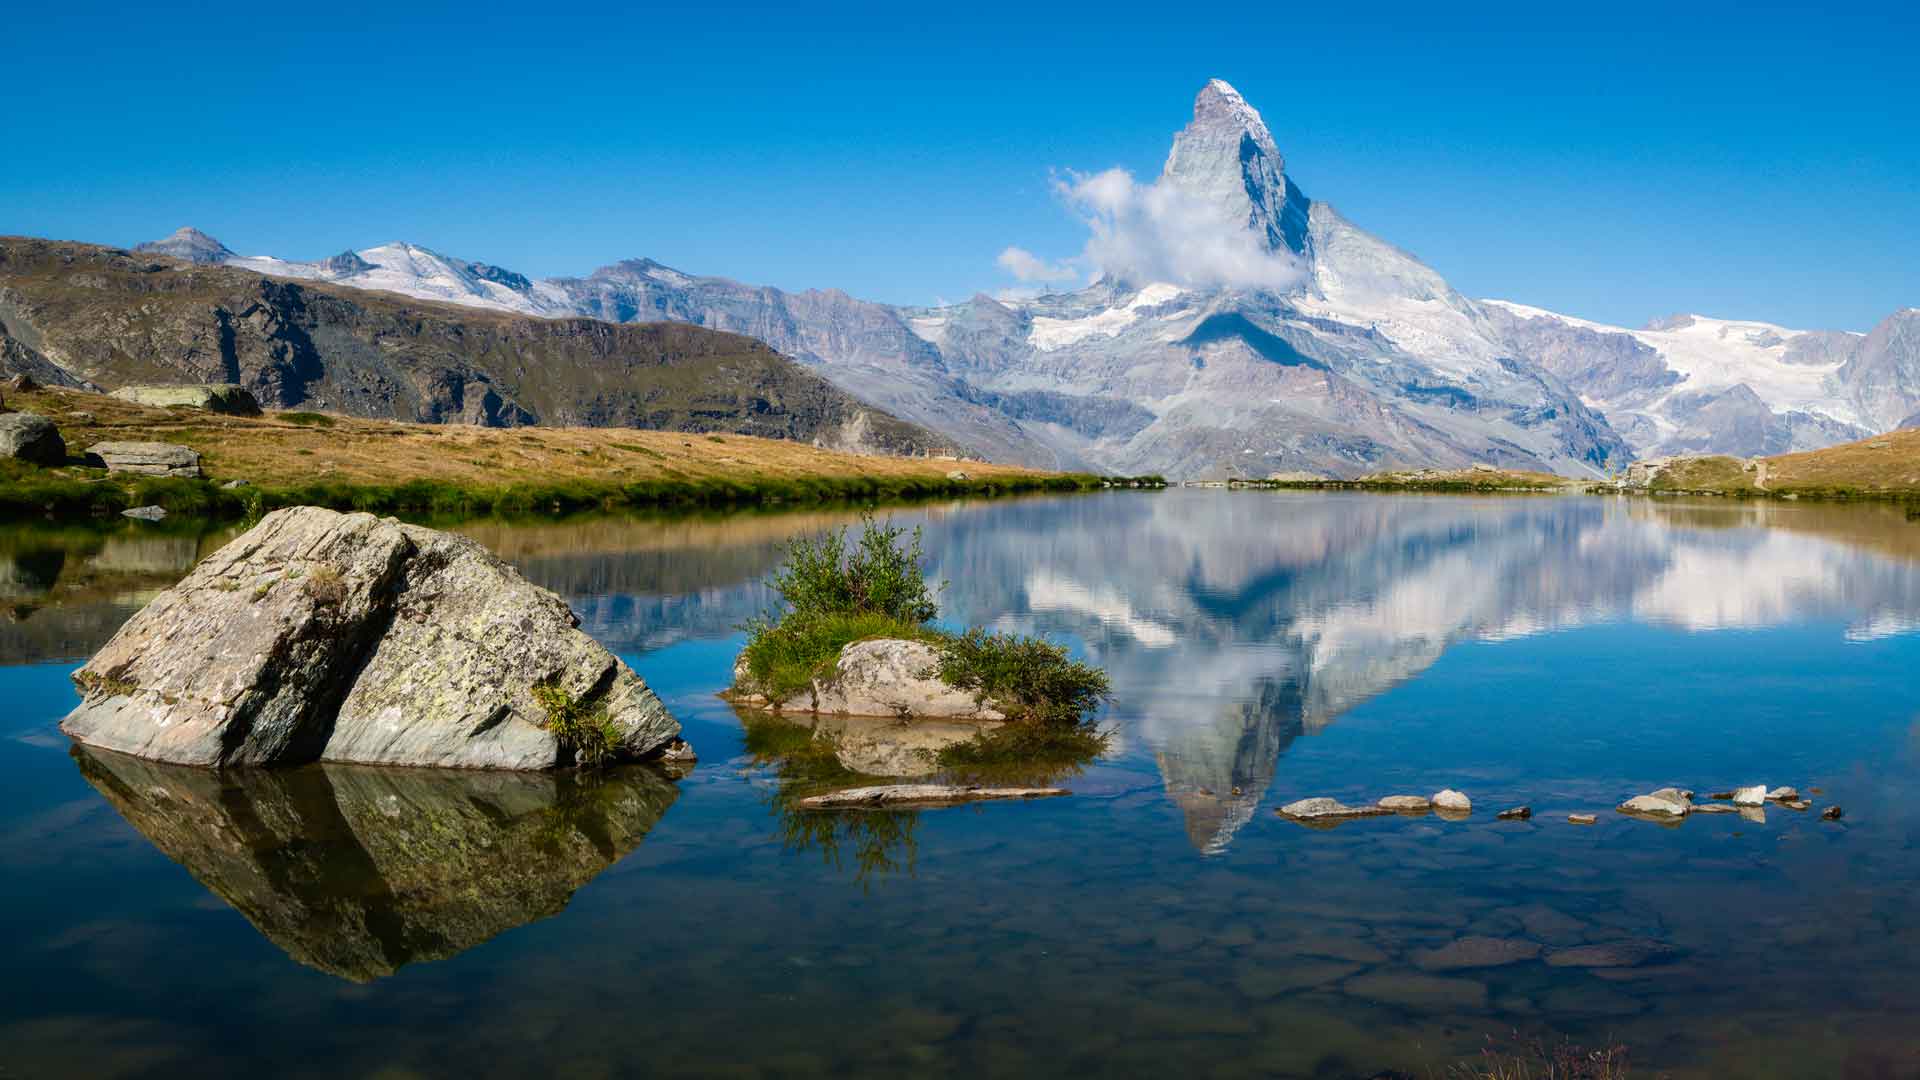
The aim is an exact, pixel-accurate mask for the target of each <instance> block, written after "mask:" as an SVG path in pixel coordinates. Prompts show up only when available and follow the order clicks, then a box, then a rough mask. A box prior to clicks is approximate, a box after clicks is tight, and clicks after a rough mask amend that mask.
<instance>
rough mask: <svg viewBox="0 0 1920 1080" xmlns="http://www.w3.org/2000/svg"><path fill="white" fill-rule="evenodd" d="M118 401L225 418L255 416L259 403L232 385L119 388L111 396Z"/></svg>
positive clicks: (245, 390)
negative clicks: (186, 409) (175, 407)
mask: <svg viewBox="0 0 1920 1080" xmlns="http://www.w3.org/2000/svg"><path fill="white" fill-rule="evenodd" d="M113 396H114V397H117V398H119V399H120V400H122V401H131V402H134V403H136V404H139V405H156V406H160V407H163V408H164V407H165V406H168V405H185V406H188V407H190V408H195V409H205V410H207V411H208V412H217V413H226V414H228V415H229V416H259V415H260V403H259V402H258V401H256V400H254V397H253V394H252V393H251V392H250V391H248V390H247V388H246V387H244V386H235V385H233V384H232V383H186V384H181V385H168V386H123V387H121V388H120V389H118V390H115V391H114V392H113Z"/></svg>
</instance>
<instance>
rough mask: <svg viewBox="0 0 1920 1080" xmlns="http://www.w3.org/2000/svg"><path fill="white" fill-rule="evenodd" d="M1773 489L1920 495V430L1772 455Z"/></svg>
mask: <svg viewBox="0 0 1920 1080" xmlns="http://www.w3.org/2000/svg"><path fill="white" fill-rule="evenodd" d="M1767 488H1768V490H1770V491H1799V492H1804V493H1808V494H1817V493H1835V494H1838V493H1843V492H1848V491H1854V492H1859V493H1862V494H1869V493H1870V494H1876V495H1877V494H1889V493H1897V494H1905V495H1920V429H1914V428H1909V429H1906V430H1902V431H1890V432H1888V433H1886V434H1885V435H1875V436H1874V437H1873V438H1871V439H1862V440H1860V441H1859V442H1851V443H1845V444H1842V445H1840V446H1829V447H1827V448H1826V449H1824V450H1808V451H1805V452H1803V453H1798V454H1782V455H1780V456H1779V457H1772V458H1768V459H1767Z"/></svg>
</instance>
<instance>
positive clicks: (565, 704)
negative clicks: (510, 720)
mask: <svg viewBox="0 0 1920 1080" xmlns="http://www.w3.org/2000/svg"><path fill="white" fill-rule="evenodd" d="M533 700H535V701H536V702H539V704H540V707H541V708H542V709H545V710H546V713H547V722H546V725H545V726H546V729H547V730H548V731H550V732H552V733H553V737H554V739H555V740H557V741H558V742H559V743H560V745H561V746H563V747H565V748H567V749H569V750H571V751H573V761H574V764H576V765H579V766H581V767H583V768H589V769H596V768H599V767H600V766H602V765H605V764H606V763H607V762H608V761H610V760H611V759H612V758H613V753H614V749H615V748H616V747H618V746H619V745H620V729H619V727H618V726H616V725H615V724H614V722H613V720H612V718H610V717H609V716H607V713H606V710H605V709H589V708H587V707H586V706H585V705H584V704H582V703H581V702H579V701H578V700H576V699H575V698H574V696H573V695H572V694H569V693H567V691H566V690H565V689H564V688H562V687H561V686H560V685H559V684H558V683H556V682H553V681H551V680H549V681H546V682H539V683H535V684H534V685H533Z"/></svg>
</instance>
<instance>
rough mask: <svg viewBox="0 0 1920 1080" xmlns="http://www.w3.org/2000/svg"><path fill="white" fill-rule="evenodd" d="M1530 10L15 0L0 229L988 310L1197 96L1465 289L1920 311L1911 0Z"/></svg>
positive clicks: (1827, 315)
mask: <svg viewBox="0 0 1920 1080" xmlns="http://www.w3.org/2000/svg"><path fill="white" fill-rule="evenodd" d="M1549 7H1550V6H1549V5H1539V4H1528V5H1512V6H1506V5H1501V4H1495V3H1483V4H1473V5H1435V4H1431V3H1428V4H1420V5H1412V6H1408V7H1406V8H1405V9H1404V10H1401V11H1398V12H1395V11H1393V10H1391V9H1390V8H1388V7H1385V6H1378V5H1300V4H1273V5H1261V6H1259V7H1258V8H1249V9H1240V8H1238V7H1236V6H1233V5H1192V6H1182V5H1169V4H1164V3H1163V4H1159V5H1155V6H1151V7H1146V6H1142V7H1126V6H1121V5H1105V6H1101V7H1095V8H1085V9H1078V10H1076V9H1072V8H1067V7H1060V6H1053V5H1038V4H1021V5H1008V6H999V5H994V4H974V5H947V6H942V7H940V8H938V9H919V8H915V7H911V6H904V5H884V6H882V5H874V6H867V7H862V6H841V7H834V8H822V7H817V6H813V5H804V4H783V5H779V6H775V7H767V8H752V7H739V6H729V5H723V4H711V5H661V6H657V7H656V6H645V5H641V6H631V5H625V6H616V5H604V6H602V5H570V6H560V5H551V6H542V5H529V4H519V5H515V6H513V7H511V8H495V7H491V6H489V5H485V4H475V3H466V4H461V5H458V6H445V7H405V6H404V5H397V4H387V5H382V6H374V7H357V6H354V5H260V4H245V5H239V4H235V5H219V4H207V5H189V4H182V5H167V4H142V5H137V6H136V5H127V6H126V7H125V8H119V7H109V6H100V5H90V4H85V3H63V4H25V5H19V6H18V8H17V9H16V10H14V11H13V12H12V13H10V15H9V17H8V26H7V36H8V39H9V48H8V72H7V75H6V87H7V88H6V90H5V101H6V104H7V109H6V113H7V127H8V129H9V130H8V133H7V136H6V153H5V155H4V158H3V159H0V160H4V167H0V232H17V233H27V234H32V235H42V236H54V237H59V238H62V239H80V240H92V241H98V242H103V243H115V244H131V243H134V242H137V241H140V240H143V239H150V238H153V237H156V236H159V235H162V234H164V233H166V232H169V231H171V230H172V229H174V228H175V227H177V226H179V225H182V224H193V225H197V226H199V227H200V228H203V229H205V230H207V231H208V232H211V233H212V234H214V235H215V236H217V237H219V238H220V239H222V240H223V241H225V242H226V243H227V244H228V245H229V246H231V247H233V248H234V249H235V250H238V251H240V252H242V253H243V254H275V255H281V256H284V257H290V258H314V257H319V256H324V255H328V254H332V253H334V252H337V251H340V250H342V249H345V248H348V247H355V248H359V247H367V246H370V245H372V244H376V243H381V242H385V241H388V240H396V239H405V240H410V241H413V242H415V243H419V244H424V245H426V246H428V247H431V248H433V249H435V250H438V251H442V252H445V253H448V254H453V255H460V256H464V257H467V258H473V259H482V260H485V261H488V262H492V263H496V264H498V265H502V266H506V267H509V268H512V269H515V270H519V271H521V272H523V273H527V274H529V275H533V276H544V275H552V274H564V273H585V272H587V271H589V270H591V269H593V268H594V267H596V266H599V265H603V264H605V263H608V262H611V261H614V260H616V259H620V258H630V257H639V256H649V257H652V258H656V259H659V260H661V261H662V262H666V263H668V264H670V265H674V266H677V267H679V268H681V269H684V270H689V271H694V272H699V273H715V274H724V275H727V276H730V277H736V278H741V279H744V280H748V281H753V282H763V283H768V284H774V285H780V286H783V287H789V288H804V287H809V286H818V287H839V288H843V289H846V290H847V291H849V292H851V293H854V294H855V295H859V296H865V297H870V298H874V299H881V300H890V301H895V302H903V303H930V302H933V301H935V300H936V299H941V298H946V299H958V298H961V297H963V296H966V295H968V294H970V293H972V292H975V291H982V290H985V291H992V290H994V289H997V288H1001V287H1004V286H1007V285H1010V284H1012V280H1011V278H1009V277H1008V276H1007V275H1006V274H1005V273H1004V272H1003V271H1002V270H1001V269H1000V268H999V267H997V266H996V265H995V256H996V255H997V254H998V253H999V252H1000V251H1001V250H1002V249H1003V248H1005V247H1007V246H1008V245H1018V246H1020V247H1022V248H1026V249H1029V250H1031V251H1034V252H1036V253H1038V254H1040V255H1042V256H1046V257H1048V258H1060V257H1063V256H1070V255H1073V254H1076V253H1077V252H1078V251H1079V250H1080V248H1081V246H1082V245H1083V244H1084V242H1085V239H1086V236H1085V230H1084V228H1083V227H1082V225H1081V224H1080V223H1079V222H1078V221H1077V220H1076V218H1075V217H1074V216H1073V215H1072V214H1071V213H1070V212H1068V210H1067V209H1066V208H1065V207H1063V206H1062V205H1060V203H1059V201H1058V200H1057V199H1056V198H1055V197H1054V195H1053V194H1052V191H1051V189H1050V185H1049V177H1050V176H1051V175H1053V174H1054V173H1055V172H1056V171H1057V170H1065V169H1077V170H1096V169H1103V168H1107V167H1109V166H1115V165H1118V166H1123V167H1126V168H1128V169H1131V170H1133V171H1134V172H1135V173H1136V174H1139V175H1141V176H1142V177H1143V178H1145V177H1150V176H1151V175H1153V174H1154V173H1156V172H1157V171H1158V169H1159V166H1160V162H1161V160H1162V159H1163V157H1164V155H1165V153H1166V149H1167V144H1168V141H1169V140H1170V138H1171V136H1172V134H1173V132H1174V131H1175V130H1177V129H1178V128H1179V127H1180V126H1181V125H1182V124H1184V123H1185V122H1186V120H1187V118H1188V116H1189V113H1190V110H1191V105H1192V99H1193V95H1194V93H1195V92H1196V91H1197V90H1198V89H1199V88H1200V86H1201V85H1202V83H1204V82H1205V80H1206V79H1207V78H1208V77H1210V76H1219V77H1222V78H1225V79H1227V80H1228V81H1230V82H1232V83H1233V84H1234V85H1235V86H1237V87H1238V88H1239V89H1240V90H1241V92H1242V93H1243V94H1245V95H1246V97H1247V98H1248V100H1250V101H1251V102H1252V103H1253V104H1254V105H1255V106H1257V107H1258V108H1259V109H1260V110H1261V111H1262V112H1263V113H1264V115H1265V117H1266V119H1267V122H1268V125H1269V126H1270V127H1271V128H1272V129H1273V132H1274V137H1275V139H1276V140H1277V141H1278V143H1279V144H1280V148H1281V150H1282V151H1283V152H1284V153H1285V154H1286V156H1287V162H1288V171H1289V173H1290V174H1291V175H1293V177H1294V178H1295V180H1296V181H1297V182H1298V183H1299V184H1300V185H1301V187H1302V188H1303V189H1304V190H1305V191H1306V192H1307V193H1308V194H1309V195H1310V196H1312V197H1314V198H1317V199H1323V200H1326V201H1328V202H1331V203H1333V204H1334V205H1335V206H1337V207H1339V208H1340V210H1341V211H1342V212H1343V213H1345V214H1346V215H1347V216H1348V217H1349V218H1351V219H1353V220H1354V221H1355V222H1356V223H1358V224H1359V225H1361V226H1362V227H1363V228H1366V229H1369V230H1370V231H1373V232H1375V233H1377V234H1379V235H1381V236H1383V237H1384V238H1386V239H1388V240H1390V241H1392V242H1393V243H1395V244H1398V245H1399V246H1401V247H1403V248H1405V249H1407V250H1409V251H1412V252H1413V253H1415V254H1417V255H1419V256H1420V257H1421V258H1423V259H1425V260H1426V261H1427V262H1429V263H1430V264H1432V265H1433V266H1435V267H1436V268H1438V269H1439V270H1440V271H1441V272H1442V273H1444V274H1446V275H1447V276H1448V278H1449V279H1450V280H1451V281H1452V282H1453V283H1454V285H1455V286H1456V287H1458V288H1460V289H1461V290H1463V291H1465V292H1467V293H1468V294H1470V295H1475V296H1496V297H1503V298H1509V299H1515V300H1520V301H1523V302H1526V303H1531V304H1537V305H1540V306H1543V307H1549V308H1554V309H1557V310H1560V311H1564V312H1568V313H1571V314H1575V315H1580V316H1584V317H1588V318H1595V319H1602V320H1606V321H1609V322H1617V323H1626V324H1629V325H1639V324H1640V323H1642V322H1645V321H1646V320H1647V319H1649V318H1651V317H1654V316H1657V315H1662V314H1667V313H1671V312H1676V311H1698V312H1703V313H1706V314H1711V315H1719V316H1726V317H1740V318H1761V319H1768V320H1771V321H1775V322H1780V323H1784V324H1786V325H1790V326H1796V327H1837V328H1850V329H1866V328H1868V327H1869V326H1871V325H1872V324H1873V323H1874V322H1876V321H1878V320H1879V319H1880V318H1882V317H1884V316H1885V315H1886V314H1888V313H1889V312H1891V311H1893V310H1894V309H1896V308H1900V307H1908V306H1916V305H1920V254H1916V253H1920V64H1915V63H1914V62H1913V60H1912V54H1911V50H1912V48H1913V43H1914V41H1915V40H1916V39H1917V38H1916V33H1915V31H1916V30H1917V29H1920V15H1916V14H1914V11H1913V8H1914V6H1913V5H1902V6H1900V7H1897V8H1896V7H1894V6H1892V5H1888V6H1886V7H1866V6H1862V7H1855V8H1852V9H1851V10H1849V11H1846V12H1841V13H1834V12H1831V11H1821V10H1819V9H1816V8H1814V7H1813V6H1811V5H1809V6H1807V7H1804V8H1799V9H1796V8H1791V7H1784V6H1780V7H1773V6H1767V5H1756V4H1740V5H1727V4H1673V3H1671V2H1668V3H1662V4H1658V5H1650V6H1645V7H1638V6H1636V5H1633V4H1610V5H1606V6H1604V8H1595V9H1594V11H1593V13H1584V12H1574V11H1566V12H1554V11H1550V10H1547V9H1548V8H1549ZM1570 7H1571V6H1570ZM1320 8H1325V10H1319V9H1320Z"/></svg>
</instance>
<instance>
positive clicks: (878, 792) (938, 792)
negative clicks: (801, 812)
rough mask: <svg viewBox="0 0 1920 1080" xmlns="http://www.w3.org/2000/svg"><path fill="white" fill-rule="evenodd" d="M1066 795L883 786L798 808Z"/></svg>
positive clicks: (1039, 790)
mask: <svg viewBox="0 0 1920 1080" xmlns="http://www.w3.org/2000/svg"><path fill="white" fill-rule="evenodd" d="M1065 794H1068V792H1067V789H1065V788H1055V787H979V786H976V785H972V784H883V785H880V786H878V787H858V788H847V789H846V790H844V791H829V792H827V793H826V794H824V795H812V796H809V797H807V798H804V799H801V800H800V801H799V803H798V804H797V805H799V806H801V807H804V808H806V809H809V810H864V809H872V808H874V807H896V806H946V805H950V804H953V803H967V802H986V801H989V800H994V799H1047V798H1053V797H1055V796H1059V795H1065Z"/></svg>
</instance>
